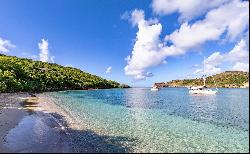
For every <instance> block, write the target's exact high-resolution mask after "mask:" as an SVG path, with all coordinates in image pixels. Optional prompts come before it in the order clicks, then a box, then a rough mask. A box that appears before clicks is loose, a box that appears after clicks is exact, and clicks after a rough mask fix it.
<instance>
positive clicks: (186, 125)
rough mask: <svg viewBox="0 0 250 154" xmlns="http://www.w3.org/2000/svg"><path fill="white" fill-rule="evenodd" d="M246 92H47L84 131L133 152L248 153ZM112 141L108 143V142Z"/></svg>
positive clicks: (247, 98) (169, 89)
mask: <svg viewBox="0 0 250 154" xmlns="http://www.w3.org/2000/svg"><path fill="white" fill-rule="evenodd" d="M248 93H249V89H223V88H221V89H219V93H218V94H217V95H214V96H212V95H210V96H209V95H207V96H204V95H190V94H189V93H188V89H186V88H162V89H161V90H160V91H156V92H152V91H150V89H149V88H130V89H108V90H90V91H63V92H52V93H46V94H47V95H49V96H51V97H52V98H54V99H55V100H56V103H57V104H59V105H60V106H61V107H62V108H64V109H65V110H66V111H68V112H69V113H70V114H71V115H73V116H74V117H75V118H76V119H77V121H78V122H79V123H80V124H81V125H84V126H85V128H87V129H89V130H92V131H96V132H101V133H103V134H105V135H109V136H113V137H116V136H122V137H126V138H128V139H131V140H132V141H133V142H132V143H131V140H129V141H127V142H126V141H123V142H122V143H121V146H125V147H127V148H128V149H129V151H133V152H248V151H249V103H248V100H249V94H248ZM111 142H112V141H111Z"/></svg>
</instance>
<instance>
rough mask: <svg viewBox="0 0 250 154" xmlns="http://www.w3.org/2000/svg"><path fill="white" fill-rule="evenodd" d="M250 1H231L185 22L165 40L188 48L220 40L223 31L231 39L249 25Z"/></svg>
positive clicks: (184, 48) (185, 48)
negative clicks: (196, 18)
mask: <svg viewBox="0 0 250 154" xmlns="http://www.w3.org/2000/svg"><path fill="white" fill-rule="evenodd" d="M248 10H249V5H248V2H241V1H238V0H236V1H231V2H230V3H227V4H224V5H222V6H220V7H219V8H216V9H213V10H211V11H209V12H208V13H207V14H206V17H205V19H203V20H199V21H197V22H195V23H194V24H191V25H189V24H188V23H187V22H185V23H183V24H182V25H181V27H180V29H178V30H175V31H174V32H173V33H172V34H170V35H169V36H166V38H165V40H166V41H170V42H172V43H173V44H174V45H176V46H178V47H180V48H182V49H183V50H188V49H190V48H193V47H197V46H200V45H202V44H203V43H205V42H207V41H211V40H219V39H220V37H221V35H222V34H223V33H225V32H226V33H227V37H228V38H229V39H230V40H234V39H235V38H237V36H239V35H241V34H242V33H243V32H244V30H246V29H247V28H248V27H249V25H248V22H249V13H248Z"/></svg>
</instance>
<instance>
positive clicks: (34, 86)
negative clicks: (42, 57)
mask: <svg viewBox="0 0 250 154" xmlns="http://www.w3.org/2000/svg"><path fill="white" fill-rule="evenodd" d="M106 88H129V86H128V85H126V84H120V83H118V82H115V81H111V80H106V79H103V78H101V77H99V76H96V75H92V74H89V73H86V72H83V71H81V70H80V69H76V68H72V67H64V66H61V65H58V64H55V63H47V62H41V61H33V60H31V59H26V58H18V57H14V56H6V55H3V54H0V92H44V91H59V90H81V89H82V90H87V89H106Z"/></svg>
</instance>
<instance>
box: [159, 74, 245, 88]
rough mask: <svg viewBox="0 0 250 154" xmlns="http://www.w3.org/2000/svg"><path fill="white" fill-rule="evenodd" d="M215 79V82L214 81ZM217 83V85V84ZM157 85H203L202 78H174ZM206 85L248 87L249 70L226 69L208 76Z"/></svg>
mask: <svg viewBox="0 0 250 154" xmlns="http://www.w3.org/2000/svg"><path fill="white" fill-rule="evenodd" d="M214 81H215V82H214ZM215 84H216V85H215ZM155 85H156V86H157V87H189V86H201V85H203V79H202V78H196V79H183V80H172V81H169V82H160V83H155ZM206 86H207V87H210V88H213V87H216V86H217V87H219V88H247V87H249V72H243V71H226V72H223V73H219V74H216V75H213V76H209V77H207V78H206Z"/></svg>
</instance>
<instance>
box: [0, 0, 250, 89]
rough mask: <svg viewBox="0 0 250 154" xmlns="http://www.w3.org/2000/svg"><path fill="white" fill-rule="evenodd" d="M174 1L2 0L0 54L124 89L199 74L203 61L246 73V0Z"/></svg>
mask: <svg viewBox="0 0 250 154" xmlns="http://www.w3.org/2000/svg"><path fill="white" fill-rule="evenodd" d="M178 1H179V0H176V1H175V2H173V1H168V0H166V1H161V0H155V1H148V0H145V1H139V0H137V1H124V0H84V1H82V0H73V1H71V0H36V1H33V0H2V1H1V5H0V52H2V53H4V54H7V55H15V56H18V57H28V58H32V59H34V60H42V61H49V62H55V63H58V64H61V65H70V66H73V67H76V68H80V69H81V70H84V71H86V72H89V73H93V74H96V75H99V76H102V77H104V78H107V79H112V80H116V81H119V82H121V83H127V84H129V85H131V86H150V85H152V83H154V82H162V81H169V80H172V79H180V78H187V77H189V78H190V77H196V76H199V72H200V69H201V63H202V61H203V57H204V56H206V57H207V59H206V62H207V66H208V67H207V70H208V72H210V73H218V72H221V71H225V70H244V71H248V70H249V61H248V60H246V59H248V57H249V43H248V37H247V35H248V34H249V32H248V31H249V25H248V22H249V14H248V11H247V9H248V10H249V5H248V3H249V2H247V1H240V0H238V1H228V0H222V1H218V2H214V3H211V4H210V3H209V2H208V4H207V5H201V4H200V6H198V4H199V3H200V2H198V1H197V0H192V1H189V2H190V4H189V5H186V4H184V3H183V4H180V3H177V2H178ZM191 2H196V3H195V4H191ZM231 3H232V4H231ZM236 4H239V5H236ZM235 6H238V7H235ZM231 7H234V8H233V9H232V8H231ZM242 9H243V10H244V9H245V10H246V11H242ZM230 10H232V11H231V12H230ZM228 11H229V13H228ZM216 13H218V14H220V15H221V16H222V17H224V18H226V19H227V18H228V17H230V18H231V17H236V18H237V16H239V17H240V14H241V18H242V19H241V18H239V20H234V22H236V23H238V24H235V25H234V24H232V21H233V19H227V20H225V21H224V19H223V18H221V19H217V18H216V17H217V16H216V15H213V14H216ZM213 16H214V17H213ZM220 22H221V24H220ZM224 23H225V24H224ZM185 24H186V25H185ZM210 25H212V26H210ZM181 27H182V28H181ZM204 27H205V28H204ZM227 27H231V28H227ZM138 31H140V33H138ZM190 34H191V35H190ZM206 35H207V37H204V36H206ZM147 38H149V39H148V40H147ZM151 38H154V39H151ZM42 39H44V41H42ZM183 39H184V40H183ZM193 42H194V43H193ZM39 43H40V45H41V46H40V47H39V45H38V44H39ZM195 43H196V44H195ZM159 45H160V47H159ZM135 46H136V48H135ZM132 52H133V53H134V54H133V53H132ZM218 52H219V53H218ZM128 55H130V60H128V61H126V60H125V59H126V57H127V56H128ZM151 55H152V56H151ZM235 55H240V56H238V57H237V56H235ZM42 57H43V58H42ZM235 57H236V58H235ZM163 61H165V62H163ZM236 65H237V66H236ZM126 66H127V69H125V70H124V68H125V67H126ZM108 67H110V68H109V70H108V71H107V68H108ZM152 74H153V75H152Z"/></svg>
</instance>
